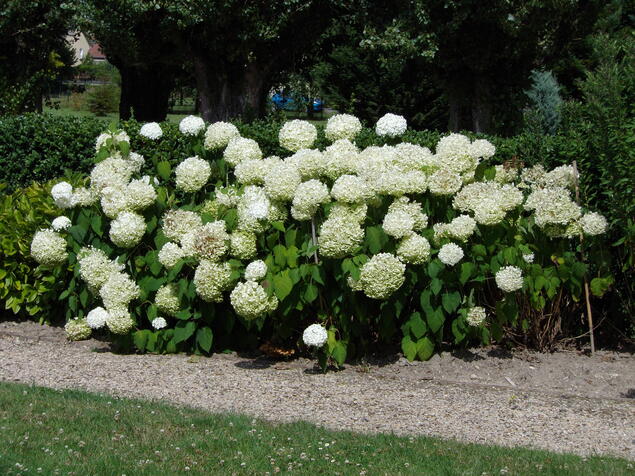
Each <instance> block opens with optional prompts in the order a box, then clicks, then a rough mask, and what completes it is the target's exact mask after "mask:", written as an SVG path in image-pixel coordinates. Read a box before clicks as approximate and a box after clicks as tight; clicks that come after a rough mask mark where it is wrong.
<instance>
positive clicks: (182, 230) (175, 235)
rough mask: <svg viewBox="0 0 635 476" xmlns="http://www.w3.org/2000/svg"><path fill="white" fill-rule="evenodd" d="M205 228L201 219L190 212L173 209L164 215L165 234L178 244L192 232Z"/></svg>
mask: <svg viewBox="0 0 635 476" xmlns="http://www.w3.org/2000/svg"><path fill="white" fill-rule="evenodd" d="M201 226H203V220H202V219H201V217H200V216H199V215H198V214H196V213H194V212H192V211H189V210H179V209H173V210H168V211H167V212H166V213H165V215H163V233H164V234H165V236H166V237H167V238H168V239H169V240H173V241H175V242H177V243H180V242H181V238H183V236H185V234H187V233H189V232H190V231H192V230H194V229H196V228H199V227H201Z"/></svg>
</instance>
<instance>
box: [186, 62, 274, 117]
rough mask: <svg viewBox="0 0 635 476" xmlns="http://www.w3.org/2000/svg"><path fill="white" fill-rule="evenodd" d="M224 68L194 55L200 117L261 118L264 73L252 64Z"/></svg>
mask: <svg viewBox="0 0 635 476" xmlns="http://www.w3.org/2000/svg"><path fill="white" fill-rule="evenodd" d="M232 66H233V65H225V67H223V66H221V65H219V64H215V63H211V62H208V61H206V60H205V58H202V57H200V56H196V55H194V73H195V76H196V86H197V92H198V107H199V112H200V114H201V117H202V118H203V119H205V120H206V121H209V122H215V121H227V120H231V119H236V118H238V117H240V118H242V119H243V120H246V121H249V120H251V119H254V118H256V117H262V116H263V115H264V113H265V107H266V91H265V87H266V86H265V83H266V82H265V76H264V74H263V73H262V71H261V70H260V68H259V67H258V66H257V65H256V64H255V63H250V64H249V65H247V66H246V67H232Z"/></svg>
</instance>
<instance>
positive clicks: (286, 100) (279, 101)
mask: <svg viewBox="0 0 635 476" xmlns="http://www.w3.org/2000/svg"><path fill="white" fill-rule="evenodd" d="M303 99H304V98H303ZM271 102H273V104H274V106H276V108H277V109H282V110H284V111H297V109H298V106H297V105H296V103H295V101H294V100H293V98H290V97H288V96H285V95H284V94H281V93H276V94H274V95H273V96H272V97H271ZM311 107H312V109H313V112H322V110H323V109H324V102H323V101H322V100H321V99H317V98H316V99H313V102H312V106H311Z"/></svg>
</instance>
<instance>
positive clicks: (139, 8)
mask: <svg viewBox="0 0 635 476" xmlns="http://www.w3.org/2000/svg"><path fill="white" fill-rule="evenodd" d="M80 4H81V7H80V8H79V9H78V11H79V13H80V15H81V16H80V18H81V20H80V24H81V25H82V28H83V29H84V30H85V31H86V32H87V33H90V34H91V36H93V37H95V38H96V40H97V41H98V42H99V44H100V46H101V47H102V49H103V51H104V53H105V54H106V56H107V58H108V61H110V62H111V63H112V64H114V65H115V66H116V67H117V68H118V69H119V72H120V74H121V99H120V101H119V116H120V117H121V118H122V119H129V118H130V117H131V115H134V117H135V118H137V119H138V120H140V121H162V120H164V119H165V117H166V115H167V111H168V101H169V98H170V93H171V91H172V89H173V87H174V82H175V80H176V78H177V77H178V76H179V75H181V74H183V65H184V57H183V52H182V51H181V49H180V48H179V46H178V44H177V41H176V38H175V33H174V31H172V30H171V27H172V26H173V22H172V21H171V19H170V18H168V16H167V13H168V12H167V11H166V10H165V9H164V8H161V7H160V5H158V4H156V3H155V2H144V1H140V0H117V1H112V2H102V1H97V0H81V2H80Z"/></svg>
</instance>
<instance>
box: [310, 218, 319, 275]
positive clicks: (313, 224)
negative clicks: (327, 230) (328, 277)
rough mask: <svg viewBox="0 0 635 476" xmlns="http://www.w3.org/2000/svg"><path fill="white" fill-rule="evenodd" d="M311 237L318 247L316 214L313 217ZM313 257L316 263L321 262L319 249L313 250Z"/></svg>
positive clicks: (314, 244)
mask: <svg viewBox="0 0 635 476" xmlns="http://www.w3.org/2000/svg"><path fill="white" fill-rule="evenodd" d="M311 238H312V241H313V246H315V247H317V236H316V234H315V216H312V217H311ZM313 258H314V259H315V264H319V263H320V260H319V258H318V252H317V249H316V250H315V251H314V252H313Z"/></svg>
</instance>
